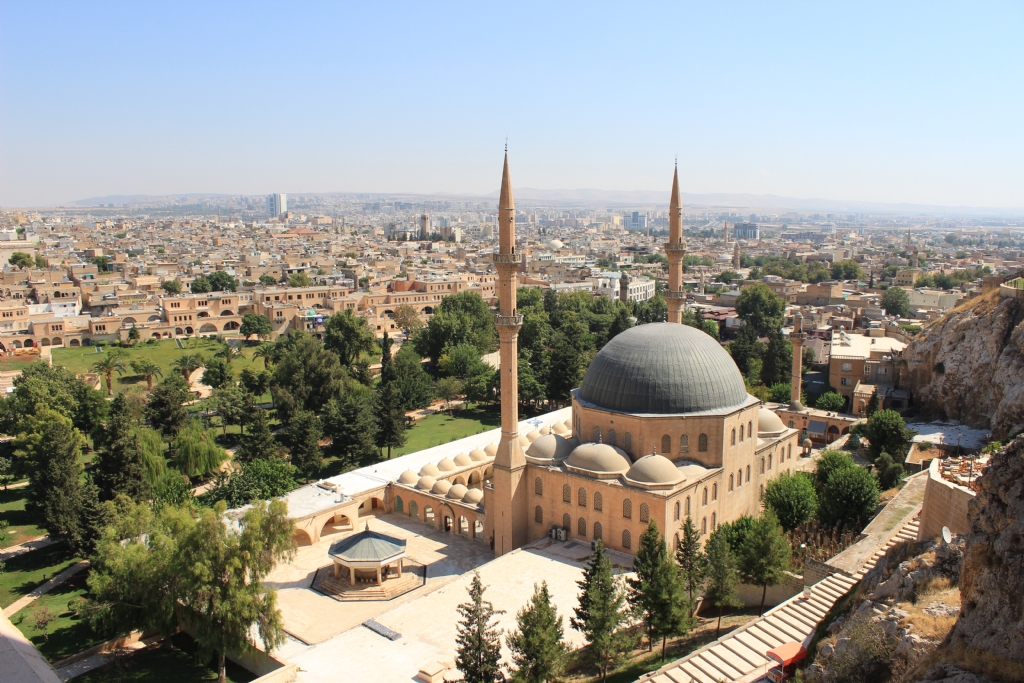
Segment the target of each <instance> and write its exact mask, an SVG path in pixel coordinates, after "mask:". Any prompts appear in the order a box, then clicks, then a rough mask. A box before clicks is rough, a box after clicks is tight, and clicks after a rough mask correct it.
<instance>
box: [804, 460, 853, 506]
mask: <svg viewBox="0 0 1024 683" xmlns="http://www.w3.org/2000/svg"><path fill="white" fill-rule="evenodd" d="M856 466H857V463H855V462H854V461H853V458H851V457H850V456H849V455H847V454H846V453H843V452H842V451H836V450H832V449H828V450H826V451H824V452H823V453H822V454H821V456H820V457H819V458H818V462H817V463H816V465H815V470H814V487H815V488H816V489H817V491H818V500H819V501H820V500H821V496H822V495H823V493H824V491H825V484H826V483H827V482H828V478H829V477H830V476H832V473H833V472H836V471H838V470H842V469H848V468H851V467H856Z"/></svg>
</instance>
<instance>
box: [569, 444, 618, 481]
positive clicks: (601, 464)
mask: <svg viewBox="0 0 1024 683" xmlns="http://www.w3.org/2000/svg"><path fill="white" fill-rule="evenodd" d="M565 464H567V465H571V466H572V467H576V468H579V469H581V470H587V471H588V472H603V473H611V474H615V473H620V472H625V471H627V470H628V469H629V458H627V457H626V456H624V455H622V454H621V453H620V452H619V451H618V450H616V449H615V448H612V447H611V446H609V445H608V444H606V443H585V444H582V445H580V446H577V447H576V448H575V449H573V452H572V453H570V454H569V457H568V458H567V459H566V461H565Z"/></svg>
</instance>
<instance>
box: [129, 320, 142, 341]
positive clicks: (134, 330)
mask: <svg viewBox="0 0 1024 683" xmlns="http://www.w3.org/2000/svg"><path fill="white" fill-rule="evenodd" d="M141 336H142V335H141V334H139V328H138V327H136V326H135V325H134V324H132V327H131V329H130V330H128V342H129V343H130V344H132V345H134V344H135V343H136V342H138V341H139V339H140V338H141Z"/></svg>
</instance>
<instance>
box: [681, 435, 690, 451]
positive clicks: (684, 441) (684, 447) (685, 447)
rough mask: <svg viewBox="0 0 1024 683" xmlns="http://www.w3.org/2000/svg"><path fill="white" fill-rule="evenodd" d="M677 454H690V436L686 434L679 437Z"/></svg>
mask: <svg viewBox="0 0 1024 683" xmlns="http://www.w3.org/2000/svg"><path fill="white" fill-rule="evenodd" d="M679 452H680V453H689V452H690V436H689V435H688V434H683V435H682V436H680V437H679Z"/></svg>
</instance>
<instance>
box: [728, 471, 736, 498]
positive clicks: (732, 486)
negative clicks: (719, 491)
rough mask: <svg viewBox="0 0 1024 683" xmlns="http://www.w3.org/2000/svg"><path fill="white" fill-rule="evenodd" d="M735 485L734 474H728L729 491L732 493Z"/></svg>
mask: <svg viewBox="0 0 1024 683" xmlns="http://www.w3.org/2000/svg"><path fill="white" fill-rule="evenodd" d="M735 486H736V475H735V474H730V475H729V492H730V493H732V490H733V489H734V488H735Z"/></svg>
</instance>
